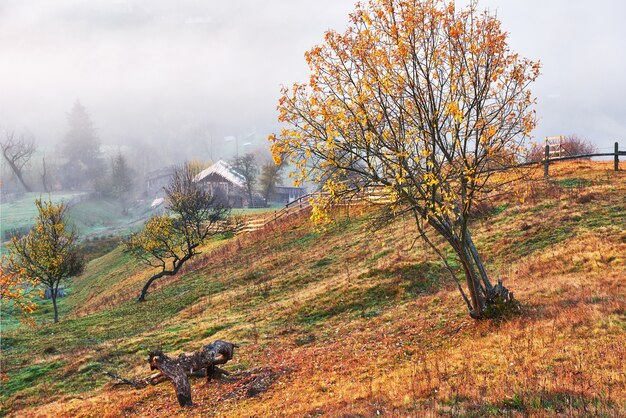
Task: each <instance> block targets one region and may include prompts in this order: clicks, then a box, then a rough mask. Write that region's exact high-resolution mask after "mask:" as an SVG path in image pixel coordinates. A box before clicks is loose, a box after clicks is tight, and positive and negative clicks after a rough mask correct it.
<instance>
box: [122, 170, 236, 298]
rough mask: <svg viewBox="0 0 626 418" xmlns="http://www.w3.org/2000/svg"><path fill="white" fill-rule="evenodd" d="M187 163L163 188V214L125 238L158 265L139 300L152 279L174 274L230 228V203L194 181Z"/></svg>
mask: <svg viewBox="0 0 626 418" xmlns="http://www.w3.org/2000/svg"><path fill="white" fill-rule="evenodd" d="M194 173H195V171H194V170H193V167H192V166H191V165H189V164H185V165H183V166H181V167H177V168H176V169H175V170H174V173H173V174H172V179H171V181H170V184H169V185H168V186H167V187H166V188H165V196H166V210H167V213H166V214H165V215H155V216H153V217H152V218H150V219H149V220H148V221H147V222H146V224H145V225H144V227H143V229H142V230H141V231H139V232H136V233H133V234H131V235H130V237H129V238H128V239H127V240H125V242H124V245H125V247H126V250H127V251H128V252H130V253H131V254H133V255H134V256H135V257H136V258H138V259H140V260H142V261H144V262H145V263H146V264H148V265H149V266H151V267H155V268H157V269H158V272H157V273H155V274H153V275H152V276H151V277H150V278H149V279H148V281H146V283H145V284H144V286H143V288H142V290H141V293H140V294H139V297H138V299H137V300H138V301H139V302H143V301H145V300H146V295H147V294H148V289H149V288H150V286H151V285H152V283H153V282H154V281H155V280H157V279H159V278H161V277H164V276H174V275H176V273H178V271H179V270H180V268H181V267H182V266H183V264H185V263H186V262H187V261H189V260H190V259H191V258H193V257H195V256H196V255H198V254H200V251H199V248H198V247H200V246H201V245H202V244H204V243H205V242H206V241H207V239H209V238H210V237H212V236H215V235H218V234H222V233H224V232H227V231H230V230H231V229H232V228H231V226H230V225H229V223H228V222H227V218H228V215H229V214H230V207H227V206H224V205H223V204H221V203H220V201H219V199H216V198H215V197H214V196H212V195H211V194H210V193H209V192H207V191H206V190H204V189H203V188H202V187H201V186H200V185H199V184H198V183H196V182H195V181H194V176H195V174H194Z"/></svg>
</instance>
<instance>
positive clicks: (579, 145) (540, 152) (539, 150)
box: [526, 134, 598, 162]
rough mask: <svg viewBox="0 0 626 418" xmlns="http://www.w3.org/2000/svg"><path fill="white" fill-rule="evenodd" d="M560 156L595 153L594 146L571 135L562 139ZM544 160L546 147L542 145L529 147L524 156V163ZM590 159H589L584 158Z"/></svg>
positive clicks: (583, 139) (537, 144)
mask: <svg viewBox="0 0 626 418" xmlns="http://www.w3.org/2000/svg"><path fill="white" fill-rule="evenodd" d="M560 145H561V154H562V156H564V157H565V156H574V155H586V154H593V153H594V152H597V150H598V149H597V148H596V146H595V145H594V144H592V143H591V142H589V140H587V139H585V138H581V137H579V136H578V135H575V134H572V135H568V136H566V137H564V138H563V140H562V141H561V143H560ZM544 158H546V145H545V144H544V143H536V144H533V145H532V146H531V147H530V150H529V151H528V154H527V155H526V161H529V162H535V161H542V160H543V159H544ZM586 158H587V159H590V157H586Z"/></svg>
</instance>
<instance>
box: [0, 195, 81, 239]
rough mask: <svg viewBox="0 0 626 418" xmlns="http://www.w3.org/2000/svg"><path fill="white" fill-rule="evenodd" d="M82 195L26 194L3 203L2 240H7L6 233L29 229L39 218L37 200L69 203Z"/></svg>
mask: <svg viewBox="0 0 626 418" xmlns="http://www.w3.org/2000/svg"><path fill="white" fill-rule="evenodd" d="M81 194H82V193H70V192H68V193H51V194H50V195H48V194H44V193H25V194H24V195H23V197H21V198H19V199H17V200H14V201H12V202H2V203H1V204H0V233H1V234H2V240H7V239H8V237H7V236H6V232H7V231H9V230H13V229H23V228H29V227H30V226H31V225H32V224H33V221H34V219H35V217H36V216H37V207H36V206H35V199H37V198H39V197H42V198H43V199H47V198H48V196H50V200H52V202H53V203H59V202H66V203H67V202H69V201H70V200H72V198H75V197H78V196H80V195H81Z"/></svg>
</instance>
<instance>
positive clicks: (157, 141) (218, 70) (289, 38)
mask: <svg viewBox="0 0 626 418" xmlns="http://www.w3.org/2000/svg"><path fill="white" fill-rule="evenodd" d="M353 4H354V2H353V0H321V1H320V0H318V1H303V0H302V1H289V0H265V1H253V0H248V1H243V0H236V1H228V2H218V1H192V0H179V1H164V0H144V1H138V0H137V1H132V0H118V1H111V0H106V1H103V0H91V1H79V0H31V1H22V0H0V57H2V65H0V128H2V129H8V130H15V131H29V132H32V134H33V135H34V136H35V137H36V138H37V140H38V141H39V143H40V144H44V145H47V146H48V147H50V148H51V149H52V148H53V147H54V145H55V144H57V143H59V141H60V140H61V139H62V138H63V135H64V134H65V132H66V131H67V121H66V113H67V112H68V111H69V110H70V109H71V107H72V104H73V103H74V102H75V100H76V99H79V100H80V101H81V102H82V104H83V105H84V106H85V107H86V108H87V109H88V110H89V112H90V114H91V118H92V120H93V121H94V123H95V126H96V128H97V130H98V134H99V137H100V139H101V141H102V143H103V144H107V145H109V146H119V145H123V144H131V145H132V144H147V145H152V146H158V147H159V149H160V150H161V151H165V153H164V154H165V155H167V156H168V158H170V159H171V160H180V159H183V158H198V159H216V158H219V157H225V156H227V155H229V154H232V153H233V152H234V147H235V144H234V143H235V142H237V141H225V140H224V138H225V137H229V136H234V137H238V138H240V142H241V143H240V144H239V147H243V146H244V145H243V144H245V143H247V142H252V146H256V147H261V146H264V145H265V144H264V138H265V136H266V135H267V134H268V133H270V132H272V131H274V130H275V129H276V128H277V122H276V110H275V108H276V104H277V99H278V95H279V89H280V85H281V84H284V85H289V84H291V83H293V82H294V81H306V80H307V79H308V75H307V74H308V73H307V67H306V63H305V61H304V57H303V54H304V52H305V51H306V50H307V49H309V48H311V47H312V46H313V45H315V44H316V43H320V42H321V41H322V39H323V33H324V31H325V30H327V29H329V28H334V29H338V30H343V28H345V26H346V24H347V14H348V13H349V12H350V11H351V10H352V9H353ZM480 5H481V6H484V7H489V8H490V9H491V10H497V14H498V16H499V18H500V19H501V20H502V22H503V26H504V28H505V30H507V31H508V32H510V44H511V46H512V48H513V49H514V50H516V51H518V52H520V54H521V55H523V56H526V57H528V58H531V59H539V60H541V61H542V63H543V68H542V76H541V78H540V79H539V81H538V82H537V83H535V85H534V86H533V91H534V92H535V94H536V96H537V100H538V105H537V112H538V116H539V118H540V122H539V126H538V127H537V129H536V130H535V132H534V136H535V137H536V138H537V139H541V138H543V137H544V136H548V135H561V134H571V133H576V134H578V135H580V136H582V137H586V138H588V139H589V140H592V141H593V142H595V143H596V144H597V145H598V146H599V147H600V148H601V149H603V148H607V147H610V146H612V143H613V142H614V141H616V140H620V141H621V142H622V143H623V144H624V146H626V123H625V122H624V115H626V104H624V100H623V98H622V95H623V92H624V91H626V79H625V78H624V77H623V72H624V68H625V63H626V59H625V52H624V51H625V48H624V46H623V45H622V43H623V42H624V41H625V40H626V28H625V26H624V24H623V22H622V16H623V15H624V12H625V11H626V5H624V4H623V3H622V2H617V1H608V0H605V1H596V2H594V3H593V6H591V5H590V3H589V2H587V1H566V0H551V1H550V2H546V1H538V0H525V1H521V0H507V1H496V0H487V1H481V2H480Z"/></svg>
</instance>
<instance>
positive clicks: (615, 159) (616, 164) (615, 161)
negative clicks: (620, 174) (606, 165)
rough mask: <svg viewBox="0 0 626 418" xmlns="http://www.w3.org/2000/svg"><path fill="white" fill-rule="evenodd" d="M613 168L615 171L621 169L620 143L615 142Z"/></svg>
mask: <svg viewBox="0 0 626 418" xmlns="http://www.w3.org/2000/svg"><path fill="white" fill-rule="evenodd" d="M613 168H614V169H615V171H619V145H618V144H617V142H615V157H614V160H613Z"/></svg>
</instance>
